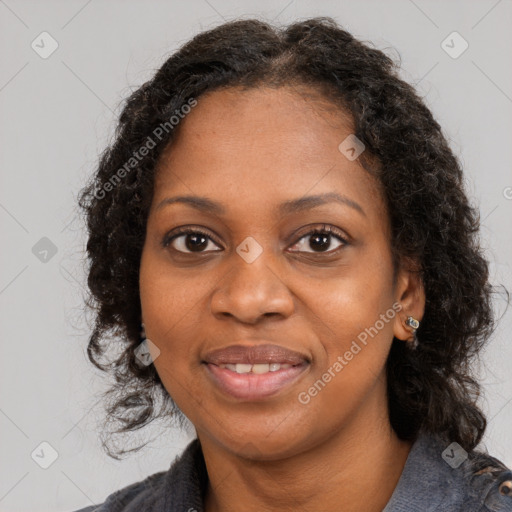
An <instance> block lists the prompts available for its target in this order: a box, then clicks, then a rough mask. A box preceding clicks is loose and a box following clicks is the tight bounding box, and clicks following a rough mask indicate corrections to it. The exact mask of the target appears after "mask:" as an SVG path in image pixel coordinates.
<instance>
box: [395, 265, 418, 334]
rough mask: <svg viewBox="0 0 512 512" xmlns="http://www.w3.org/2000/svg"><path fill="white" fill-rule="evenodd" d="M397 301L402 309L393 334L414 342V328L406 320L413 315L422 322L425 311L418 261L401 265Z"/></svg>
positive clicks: (396, 294)
mask: <svg viewBox="0 0 512 512" xmlns="http://www.w3.org/2000/svg"><path fill="white" fill-rule="evenodd" d="M395 301H396V302H398V303H399V304H400V306H401V309H400V311H399V312H398V314H397V315H396V317H395V320H394V326H393V334H394V336H395V338H398V339H399V340H404V341H411V342H412V341H413V340H414V335H413V330H412V328H411V327H409V326H408V325H407V324H406V323H405V321H406V319H407V317H408V316H412V317H414V318H415V319H416V320H418V321H420V322H421V320H422V318H423V314H424V312H425V289H424V287H423V282H422V280H421V274H420V271H419V265H418V264H417V263H416V262H412V261H408V262H407V264H406V265H401V267H400V270H399V272H398V276H397V280H396V286H395Z"/></svg>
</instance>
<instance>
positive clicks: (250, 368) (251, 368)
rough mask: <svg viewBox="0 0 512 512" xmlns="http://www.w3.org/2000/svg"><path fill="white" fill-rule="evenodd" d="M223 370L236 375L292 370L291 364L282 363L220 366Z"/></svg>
mask: <svg viewBox="0 0 512 512" xmlns="http://www.w3.org/2000/svg"><path fill="white" fill-rule="evenodd" d="M219 366H220V367H221V368H227V369H228V370H231V371H232V372H236V373H256V374H262V373H268V372H277V371H278V370H286V369H287V368H291V367H292V365H291V364H285V363H283V364H281V363H258V364H244V363H237V364H221V365H219Z"/></svg>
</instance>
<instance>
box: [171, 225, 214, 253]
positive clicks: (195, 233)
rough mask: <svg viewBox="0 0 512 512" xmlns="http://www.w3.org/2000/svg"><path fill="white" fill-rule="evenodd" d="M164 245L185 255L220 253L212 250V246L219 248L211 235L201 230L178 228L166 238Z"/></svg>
mask: <svg viewBox="0 0 512 512" xmlns="http://www.w3.org/2000/svg"><path fill="white" fill-rule="evenodd" d="M162 245H163V246H164V247H168V246H169V245H172V247H173V249H175V250H176V251H178V252H181V253H184V254H192V253H203V252H218V251H216V250H213V251H212V250H211V246H214V247H218V245H217V244H216V243H214V241H213V239H212V237H211V235H210V234H209V233H207V232H206V231H203V230H202V229H199V228H178V229H177V230H175V231H173V232H172V233H169V234H167V235H166V236H165V238H164V240H163V242H162ZM209 247H210V250H207V249H208V248H209ZM219 250H222V249H219Z"/></svg>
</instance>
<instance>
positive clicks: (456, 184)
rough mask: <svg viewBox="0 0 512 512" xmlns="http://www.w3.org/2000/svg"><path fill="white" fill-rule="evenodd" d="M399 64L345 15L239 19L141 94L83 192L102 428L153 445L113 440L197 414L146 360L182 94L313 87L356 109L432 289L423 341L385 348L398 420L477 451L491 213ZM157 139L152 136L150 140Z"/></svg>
mask: <svg viewBox="0 0 512 512" xmlns="http://www.w3.org/2000/svg"><path fill="white" fill-rule="evenodd" d="M398 69H399V65H398V64H397V63H395V62H394V61H393V60H392V59H391V58H390V57H389V56H387V55H386V54H385V53H384V52H383V51H380V50H378V49H375V48H373V45H372V44H371V43H363V42H362V41H359V40H357V39H355V38H354V37H353V36H352V35H351V34H350V33H348V32H346V31H345V30H343V29H342V28H340V26H339V25H338V24H337V23H336V22H335V21H334V20H333V19H332V18H328V17H318V18H313V19H308V20H305V21H300V22H299V21H298V22H295V23H293V24H291V25H289V26H287V27H275V26H272V25H270V24H268V23H266V22H263V21H261V20H255V19H249V20H236V21H231V22H228V23H225V24H222V25H220V26H218V27H216V28H213V29H211V30H208V31H205V32H202V33H200V34H198V35H197V36H195V37H194V38H193V39H191V40H190V41H189V42H187V43H186V44H185V45H183V46H182V47H181V48H180V49H179V50H178V51H177V52H175V53H174V54H172V55H171V56H170V57H169V58H168V59H167V60H166V61H165V62H164V64H163V65H162V66H161V68H160V69H159V70H158V71H157V72H156V74H155V75H154V77H153V78H152V79H151V80H149V81H147V82H146V83H144V84H143V85H142V86H141V87H140V88H139V89H137V90H136V91H135V92H133V93H132V94H131V95H130V96H129V97H128V99H127V100H126V104H125V105H124V106H123V109H122V112H121V115H120V119H119V123H118V125H117V128H116V131H115V137H114V139H115V140H114V141H113V142H112V143H111V144H110V145H109V147H107V148H106V150H105V151H104V152H103V153H102V155H101V158H100V161H99V165H98V167H97V170H96V172H95V174H94V176H93V177H92V179H91V181H90V182H89V183H88V184H87V185H86V186H85V187H84V188H83V189H82V190H81V191H80V196H79V206H80V208H81V209H82V211H83V212H84V213H85V216H86V221H87V227H88V236H89V238H88V242H87V256H88V264H89V265H88V287H89V290H90V295H89V297H88V299H87V305H88V306H89V307H90V308H93V310H94V315H95V316H94V318H95V320H94V327H93V331H92V334H91V336H90V339H89V342H88V347H87V353H88V356H89V358H90V360H91V362H92V363H94V364H95V365H96V366H97V367H98V368H100V369H101V370H104V371H106V372H110V373H111V374H112V375H113V376H114V378H115V382H114V383H113V385H112V387H111V388H110V389H109V390H108V391H107V392H106V393H105V397H106V398H107V411H106V413H107V416H106V418H107V423H109V422H113V423H114V424H115V426H116V427H117V428H114V429H113V430H112V431H109V430H108V429H106V431H107V432H108V433H107V437H106V438H104V441H103V446H104V448H105V449H106V451H107V453H108V454H109V455H110V456H111V457H114V458H119V456H120V455H122V454H124V453H127V452H128V451H135V450H138V449H140V448H141V447H142V446H144V445H145V444H147V443H144V444H143V445H142V446H138V447H136V448H133V449H130V450H127V449H126V447H125V446H122V447H120V448H119V449H115V450H113V449H111V446H110V439H111V437H112V434H120V433H123V432H124V433H130V432H133V431H134V430H137V429H139V428H141V427H144V426H145V425H147V424H149V423H150V422H152V421H153V420H155V419H157V418H161V417H167V418H175V419H178V422H179V424H180V425H183V424H184V423H185V420H184V416H183V414H182V413H181V411H180V410H179V409H178V407H177V406H176V404H175V403H174V402H173V400H172V398H171V397H170V396H169V394H168V393H167V391H166V390H165V388H164V386H163V384H162V382H161V380H160V378H159V376H158V374H157V372H156V369H155V367H154V365H150V366H147V367H143V366H141V365H139V364H137V362H136V360H135V355H134V349H135V348H136V347H137V346H138V345H139V343H140V341H141V338H140V323H141V305H140V296H139V266H140V259H141V252H142V247H143V243H144V238H145V230H146V222H147V216H148V211H149V207H150V204H151V200H152V195H153V186H154V185H153V184H154V173H155V167H156V164H157V161H158V158H159V156H160V155H161V153H162V150H163V149H164V148H165V147H166V146H167V145H168V144H170V143H171V142H172V140H173V138H174V137H175V135H176V133H177V131H178V130H179V124H178V125H176V126H175V124H174V123H173V122H170V121H169V120H170V119H171V118H172V117H173V116H175V119H177V117H176V116H178V117H180V118H182V117H184V116H183V115H182V113H183V112H185V113H186V112H187V110H186V109H185V106H186V105H192V104H193V102H194V101H197V100H198V99H199V101H200V96H201V94H203V93H205V92H211V91H214V90H216V89H220V88H229V87H235V86H236V87H242V88H253V87H259V86H269V87H279V86H292V87H295V86H306V87H308V88H310V89H311V88H313V89H314V90H316V91H319V92H320V93H321V94H322V95H323V96H324V97H326V98H328V99H329V100H330V101H332V102H333V103H334V104H335V105H336V106H338V107H339V112H340V115H343V113H344V112H347V113H350V114H351V116H352V118H353V128H354V134H355V135H356V136H357V137H358V138H359V139H360V140H361V141H362V142H363V143H364V145H365V147H366V150H365V152H364V153H363V155H362V156H361V157H360V161H361V162H362V164H363V166H364V167H365V169H367V170H368V171H369V172H371V173H372V174H373V175H374V176H376V177H377V179H378V181H379V183H380V185H381V188H382V190H383V194H384V197H385V200H386V202H387V209H388V212H389V215H390V222H391V226H392V240H391V243H392V251H393V258H394V261H395V264H401V265H409V264H410V263H411V262H416V271H418V272H420V275H421V279H422V283H423V286H424V290H425V295H426V304H425V313H424V317H423V319H422V322H421V326H420V328H419V329H418V332H417V337H418V340H419V346H418V347H417V349H416V350H411V349H409V348H407V346H406V344H405V343H404V342H403V341H400V340H398V339H396V338H395V339H394V340H393V344H392V348H391V350H390V353H389V357H388V360H387V366H386V368H387V380H388V401H389V414H390V421H391V425H392V427H393V428H394V430H395V431H396V433H397V435H398V436H399V437H400V438H401V439H408V440H414V439H415V438H416V436H417V434H418V433H419V432H420V430H423V431H427V432H431V433H437V434H439V435H442V436H445V437H446V439H449V440H450V441H456V442H458V443H459V444H460V445H461V446H462V447H464V448H465V449H466V450H467V451H470V450H471V449H473V448H474V447H475V446H476V445H477V444H478V443H479V442H480V440H481V438H482V435H483V433H484V431H485V428H486V423H487V422H486V418H485V415H484V414H483V412H482V411H481V409H480V408H479V406H478V403H477V402H478V397H479V395H480V386H479V384H478V382H477V379H476V377H475V375H474V374H473V370H472V364H471V363H472V361H473V359H474V358H475V356H477V354H478V353H479V351H480V350H481V348H482V346H483V345H484V343H485V342H486V341H487V340H488V339H489V336H490V334H491V333H492V331H493V329H494V327H495V319H494V313H493V308H492V301H491V299H492V293H493V289H492V286H491V285H490V283H489V278H488V262H487V261H486V259H485V257H484V252H483V250H482V248H481V247H480V244H479V240H478V230H479V213H478V209H477V208H476V207H473V206H471V205H470V203H469V200H468V197H467V196H466V193H465V191H464V187H465V184H464V178H463V173H462V169H461V166H460V164H459V162H458V160H457V158H456V157H455V156H454V154H453V153H452V151H451V149H450V148H449V145H448V143H447V140H446V138H445V137H444V135H443V134H442V130H441V127H440V126H439V124H438V123H437V122H436V121H435V120H434V118H433V116H432V113H431V112H430V110H429V109H428V108H427V106H426V105H425V104H424V102H423V101H422V99H421V98H420V97H419V95H418V94H417V92H416V91H415V89H414V88H413V86H411V85H409V84H408V83H406V82H404V81H403V80H402V79H400V78H399V76H398ZM188 109H189V110H190V107H188ZM149 141H151V146H150V145H149ZM144 146H146V147H150V148H151V149H150V150H149V151H145V152H143V151H139V149H140V148H142V147H144ZM143 153H144V154H143ZM141 154H143V156H141ZM127 163H128V165H127ZM411 268H412V267H411ZM116 351H117V354H116V356H115V357H113V356H112V354H113V352H116ZM105 439H107V441H108V442H106V441H105Z"/></svg>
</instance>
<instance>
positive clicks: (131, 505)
mask: <svg viewBox="0 0 512 512" xmlns="http://www.w3.org/2000/svg"><path fill="white" fill-rule="evenodd" d="M166 474H167V472H166V471H161V472H159V473H154V474H153V475H150V476H148V477H147V478H145V479H144V480H141V481H140V482H135V483H133V484H130V485H128V486H126V487H123V488H122V489H119V490H118V491H115V492H113V493H112V494H110V495H109V496H108V497H107V498H106V500H105V501H104V502H103V503H100V504H98V505H91V506H89V507H85V508H81V509H80V510H76V511H74V512H132V511H133V512H135V511H145V510H152V509H153V508H154V505H155V504H156V503H157V502H158V501H161V500H162V498H163V492H162V491H163V485H162V484H163V481H164V480H165V476H166ZM150 505H151V507H152V508H149V506H150ZM155 510H157V509H155Z"/></svg>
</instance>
